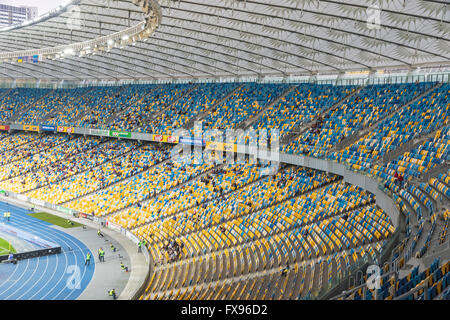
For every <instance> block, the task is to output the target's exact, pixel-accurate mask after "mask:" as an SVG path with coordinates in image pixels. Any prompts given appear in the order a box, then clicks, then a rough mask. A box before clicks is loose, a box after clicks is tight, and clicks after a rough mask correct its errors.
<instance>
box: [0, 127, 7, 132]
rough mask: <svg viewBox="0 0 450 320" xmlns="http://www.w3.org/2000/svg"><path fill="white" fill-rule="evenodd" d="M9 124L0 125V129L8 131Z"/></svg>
mask: <svg viewBox="0 0 450 320" xmlns="http://www.w3.org/2000/svg"><path fill="white" fill-rule="evenodd" d="M8 130H9V126H0V131H8Z"/></svg>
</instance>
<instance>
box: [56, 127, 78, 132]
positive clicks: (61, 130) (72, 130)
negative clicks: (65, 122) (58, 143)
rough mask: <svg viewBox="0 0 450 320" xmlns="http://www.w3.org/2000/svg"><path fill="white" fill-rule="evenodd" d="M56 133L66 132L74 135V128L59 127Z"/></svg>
mask: <svg viewBox="0 0 450 320" xmlns="http://www.w3.org/2000/svg"><path fill="white" fill-rule="evenodd" d="M56 131H58V132H65V133H74V128H73V127H64V126H58V128H57V129H56Z"/></svg>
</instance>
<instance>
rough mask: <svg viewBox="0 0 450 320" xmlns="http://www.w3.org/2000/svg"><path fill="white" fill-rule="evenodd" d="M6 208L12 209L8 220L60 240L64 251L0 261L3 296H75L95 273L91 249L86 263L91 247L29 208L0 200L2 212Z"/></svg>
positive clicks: (14, 298) (31, 298) (58, 297)
mask: <svg viewBox="0 0 450 320" xmlns="http://www.w3.org/2000/svg"><path fill="white" fill-rule="evenodd" d="M6 210H8V211H10V212H11V221H10V222H8V224H10V225H12V226H14V227H17V228H20V229H22V230H24V231H27V232H29V233H32V234H35V235H36V236H38V237H40V238H42V239H46V240H49V241H52V242H55V243H57V244H59V245H60V246H61V249H62V252H61V253H60V254H56V255H51V256H45V257H39V258H33V259H26V260H21V261H19V262H18V263H17V264H16V265H13V264H0V300H75V299H76V298H77V297H78V296H79V295H80V294H81V293H82V292H83V290H84V289H85V288H86V287H87V286H88V284H89V282H90V281H91V279H92V276H93V274H94V270H95V262H94V255H92V252H91V255H92V259H91V265H90V266H89V267H85V266H84V259H85V256H86V254H87V252H90V250H89V249H88V248H87V247H86V246H85V245H84V244H83V243H82V242H81V241H79V240H78V239H76V238H74V237H73V236H71V235H69V234H67V233H65V232H62V231H60V230H57V229H55V228H53V227H51V224H49V223H47V222H45V221H42V220H39V219H36V218H33V217H30V216H29V215H28V213H29V212H28V211H27V210H26V209H22V208H19V207H16V206H13V205H10V204H7V203H4V202H0V213H3V212H4V211H6ZM76 279H79V281H76ZM77 283H79V286H77Z"/></svg>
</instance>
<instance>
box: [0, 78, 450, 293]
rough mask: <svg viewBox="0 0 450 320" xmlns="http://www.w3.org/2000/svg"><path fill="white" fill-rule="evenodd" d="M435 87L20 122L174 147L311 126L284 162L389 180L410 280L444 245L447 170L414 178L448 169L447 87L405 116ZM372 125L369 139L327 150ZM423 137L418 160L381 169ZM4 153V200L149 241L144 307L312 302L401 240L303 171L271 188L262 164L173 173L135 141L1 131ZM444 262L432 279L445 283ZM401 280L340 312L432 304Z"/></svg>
mask: <svg viewBox="0 0 450 320" xmlns="http://www.w3.org/2000/svg"><path fill="white" fill-rule="evenodd" d="M434 86H436V84H435V83H431V82H430V83H428V82H427V83H419V84H417V83H415V84H398V85H370V86H366V87H363V88H360V89H358V90H357V89H356V87H354V86H329V85H312V84H296V85H291V84H289V85H288V84H256V83H243V84H236V83H227V84H209V83H207V84H191V83H186V84H167V85H162V84H161V85H156V84H155V85H127V86H123V87H114V86H113V87H93V88H80V89H79V90H75V89H71V90H73V91H71V90H63V91H61V92H59V91H58V90H53V91H49V92H46V93H45V94H46V95H45V97H41V98H40V100H39V101H34V102H33V103H32V104H27V106H29V108H28V109H27V110H25V112H23V113H22V115H21V117H19V118H18V120H17V121H18V122H19V123H24V124H25V123H26V124H41V123H44V122H45V123H50V124H58V125H60V124H64V125H74V126H82V127H87V128H103V129H105V128H114V129H121V130H136V131H140V132H150V133H158V134H174V133H176V132H177V129H180V128H185V129H191V130H192V128H190V126H191V125H192V121H193V120H199V118H202V117H205V118H204V119H203V120H204V122H203V125H204V129H211V128H215V129H226V128H242V127H243V123H247V121H248V120H250V119H253V118H255V116H256V115H257V117H256V119H255V121H254V122H253V123H252V124H251V127H252V128H253V129H256V130H257V129H261V128H280V130H281V134H282V136H283V137H284V136H288V135H290V134H291V132H292V131H295V130H296V129H298V128H300V127H302V126H306V128H307V130H306V131H305V132H304V133H301V134H300V136H299V137H298V138H297V139H296V140H295V141H293V142H290V143H289V144H288V145H284V146H282V149H283V150H286V151H288V152H290V153H294V154H295V153H306V154H307V155H313V156H315V157H327V158H328V159H332V160H335V161H339V162H343V163H346V164H348V165H350V166H351V168H352V169H354V170H359V171H363V172H365V174H368V175H372V176H376V177H378V178H379V179H381V181H383V182H382V183H383V184H384V188H385V190H386V192H388V193H389V194H391V196H392V198H393V199H394V200H395V201H396V203H397V204H398V206H399V208H400V210H401V212H402V213H403V214H404V215H405V225H406V226H405V230H406V236H405V238H404V239H402V241H401V242H400V245H399V246H398V247H397V251H396V252H395V253H393V255H392V257H390V259H392V261H395V262H396V263H397V265H398V267H400V268H405V267H406V266H407V265H408V263H407V262H408V261H409V263H411V259H419V260H420V261H424V259H429V257H431V256H433V255H434V254H435V248H437V246H439V245H442V244H444V243H445V239H446V238H447V230H448V209H446V206H447V205H446V203H447V202H446V201H448V200H449V196H450V192H449V187H448V186H449V181H450V178H449V176H450V172H447V171H444V172H441V173H440V174H437V175H435V176H432V177H431V178H429V179H428V181H423V180H420V179H423V178H424V177H425V176H426V175H429V174H430V173H431V174H433V173H434V170H436V169H441V167H442V166H444V167H445V165H446V164H447V163H448V160H449V159H448V141H449V139H448V135H449V127H448V107H449V104H448V103H447V94H448V90H449V87H448V85H446V84H444V85H441V86H436V87H435V88H434V89H432V90H431V91H430V92H428V93H427V94H426V95H425V96H423V97H422V98H421V99H419V100H418V101H415V102H412V103H410V104H408V103H409V102H410V101H412V100H413V99H414V98H416V97H417V96H419V95H420V94H423V93H424V92H426V91H427V90H430V88H432V87H434ZM289 90H290V91H289ZM69 92H71V93H73V94H69ZM283 92H284V93H286V94H285V95H283V94H281V93H283ZM10 93H11V92H10ZM7 95H8V94H6V95H4V96H3V98H4V97H5V96H7ZM36 96H38V95H36ZM36 99H38V98H36ZM36 99H35V100H36ZM23 100H24V101H27V100H26V99H23ZM273 102H276V103H275V104H273ZM271 104H272V105H271ZM30 105H31V107H30ZM93 106H95V107H96V111H95V112H90V111H89V110H90V108H92V107H93ZM18 108H19V109H20V110H23V106H18ZM205 110H211V111H212V113H210V114H209V115H206V116H205ZM317 114H322V116H319V117H317ZM200 120H201V119H200ZM311 124H312V126H311V128H310V129H308V127H307V125H311ZM373 125H376V126H375V128H376V130H375V131H373V132H370V133H368V134H365V135H364V136H363V137H362V138H360V139H359V140H357V141H356V142H354V143H352V144H351V145H350V146H347V147H345V148H344V149H342V150H335V151H334V150H333V148H334V147H335V146H336V145H337V143H338V142H340V141H342V140H343V139H345V138H346V137H348V136H350V135H353V134H355V133H357V132H358V131H359V130H361V129H363V128H367V127H370V126H373ZM417 137H419V138H420V139H419V140H417V141H419V142H415V143H414V144H413V148H411V149H409V150H406V151H405V152H403V153H401V154H399V155H398V156H397V157H395V159H394V160H391V161H389V162H387V163H383V160H384V159H385V158H386V157H385V155H386V154H392V153H393V152H394V151H395V152H397V151H396V150H397V149H398V150H403V149H400V147H403V146H408V143H409V142H410V141H416V140H414V139H417ZM0 139H1V140H0V141H2V142H3V143H2V146H1V149H0V152H1V155H2V157H1V160H0V163H1V166H0V180H1V181H0V189H3V190H8V191H12V192H16V193H22V194H25V195H27V196H30V197H32V198H35V199H39V200H44V201H47V202H49V203H53V204H58V205H63V206H64V207H67V208H70V209H73V210H75V211H76V212H82V213H85V214H93V215H96V216H99V217H104V218H106V219H107V220H108V221H109V222H111V223H114V224H116V225H118V226H121V227H123V228H125V229H127V230H130V231H131V232H133V233H134V234H135V235H137V236H138V237H139V239H145V240H146V242H147V246H148V249H149V252H150V254H151V257H152V260H153V262H154V266H153V269H154V270H153V271H152V274H151V276H150V279H149V282H148V283H147V284H146V289H145V292H144V293H143V294H142V296H141V299H201V298H204V299H312V298H314V297H317V296H320V293H321V292H323V291H327V290H328V289H329V288H330V287H331V286H332V284H333V283H334V282H335V281H336V279H343V278H344V277H345V275H346V274H347V270H350V269H351V268H353V266H356V265H358V263H359V262H360V261H364V260H367V259H369V260H370V261H377V259H378V258H379V257H380V256H381V255H382V254H383V248H384V246H385V245H386V243H387V241H388V240H389V239H390V238H391V237H392V235H394V234H395V232H396V229H395V228H394V226H393V225H392V223H391V222H390V220H389V218H388V216H387V215H386V213H385V212H383V211H382V210H381V209H380V208H378V207H377V206H376V205H375V197H374V196H373V195H372V194H369V193H367V192H366V191H364V190H363V189H360V188H358V187H356V186H353V185H349V184H347V183H344V182H343V181H339V180H340V177H338V176H335V175H332V174H327V173H324V172H319V171H314V170H311V169H307V168H302V167H296V166H286V165H283V166H281V167H280V168H279V170H278V171H277V172H275V175H273V176H266V175H264V174H262V171H261V170H260V169H261V168H262V164H261V163H260V164H259V165H255V164H256V163H258V162H256V163H252V162H250V161H249V159H247V160H245V161H244V162H243V163H235V164H219V165H217V164H215V163H214V162H210V163H199V164H197V163H196V161H195V160H196V158H195V155H194V156H192V155H189V156H182V157H181V159H178V160H179V161H176V160H175V159H174V158H171V155H170V152H169V151H170V148H169V146H164V145H157V144H154V143H145V142H142V141H141V142H139V141H135V140H128V139H125V140H121V139H115V138H106V137H103V138H101V137H91V136H78V135H66V134H46V133H33V132H26V133H24V132H16V133H1V135H0ZM308 141H309V142H308ZM305 146H309V147H307V149H305V148H306V147H305ZM309 148H310V149H309ZM216 155H217V154H214V153H211V154H210V155H209V156H210V157H212V158H214V157H215V156H216ZM210 160H211V159H210ZM399 176H402V178H404V180H403V181H400V180H399ZM427 177H428V176H427ZM436 259H437V258H436ZM436 261H438V260H436ZM438 264H439V262H436V263H434V264H433V268H431V267H430V269H429V271H426V270H425V271H423V272H425V273H424V274H427V272H428V275H427V277H429V276H430V275H432V274H435V272H436V270H438V269H437V268H438V267H437V266H438ZM446 266H447V264H443V265H442V267H439V268H441V269H442V268H444V267H445V268H447V267H446ZM445 268H444V269H445ZM444 269H442V270H444ZM442 270H441V273H442V274H438V273H436V275H435V276H434V277H435V279H433V281H431V282H429V283H428V284H429V286H428V288H427V289H426V290H428V291H427V295H426V298H442V297H446V295H447V293H445V289H446V287H447V284H446V280H447V278H446V276H445V273H444V272H443V271H442ZM444 271H446V269H445V270H444ZM386 272H391V271H390V270H388V271H386ZM414 272H416V271H414ZM421 272H422V271H421ZM423 272H422V274H423ZM416 273H417V272H416ZM415 276H416V274H414V277H415ZM410 277H411V278H414V277H413V276H412V275H411V276H410ZM432 277H433V276H432ZM422 280H423V279H422ZM386 281H387V280H386ZM387 282H389V283H391V284H392V283H393V282H392V281H391V280H389V281H387ZM387 282H386V283H387ZM403 282H404V280H401V283H400V282H398V283H400V284H398V283H397V287H398V288H397V291H398V292H397V293H396V294H392V292H391V291H392V290H393V289H390V287H385V286H384V287H383V288H382V290H379V291H377V292H376V293H375V292H372V291H370V290H366V289H361V288H359V289H358V288H356V289H352V288H350V289H351V290H353V291H352V293H350V294H347V295H345V296H341V297H340V298H345V299H361V298H364V299H375V296H376V297H377V298H378V299H391V298H392V299H393V298H398V297H400V298H402V299H403V298H405V299H406V298H407V299H409V298H411V297H413V298H415V299H423V298H425V296H424V291H423V290H422V291H420V289H419V290H418V291H414V290H415V289H414V288H416V285H413V284H410V285H408V286H407V287H408V288H409V289H407V290H406V289H404V284H403ZM438 287H439V288H438ZM433 288H434V289H433ZM351 290H350V291H351ZM405 290H406V291H405ZM411 290H412V291H414V293H412V294H411V295H405V294H407V293H408V292H409V291H411ZM424 290H425V289H424ZM363 292H364V294H363ZM416 292H418V293H416ZM414 294H415V295H414Z"/></svg>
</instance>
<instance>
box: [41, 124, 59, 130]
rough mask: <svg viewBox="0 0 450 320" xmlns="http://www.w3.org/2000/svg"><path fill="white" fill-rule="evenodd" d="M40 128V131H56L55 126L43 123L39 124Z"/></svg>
mask: <svg viewBox="0 0 450 320" xmlns="http://www.w3.org/2000/svg"><path fill="white" fill-rule="evenodd" d="M41 130H42V131H56V127H55V126H47V125H43V126H41Z"/></svg>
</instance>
